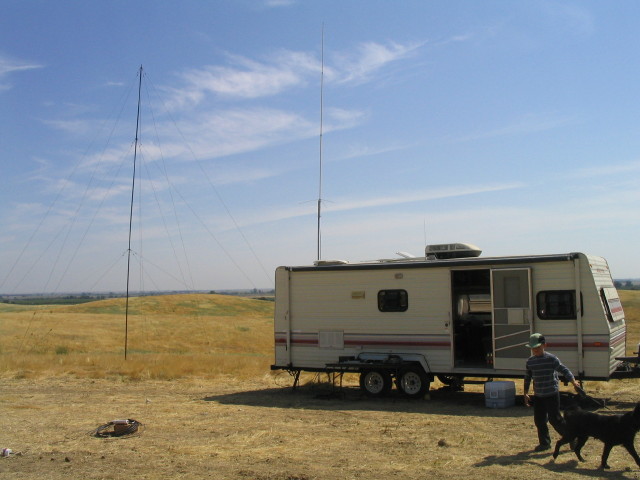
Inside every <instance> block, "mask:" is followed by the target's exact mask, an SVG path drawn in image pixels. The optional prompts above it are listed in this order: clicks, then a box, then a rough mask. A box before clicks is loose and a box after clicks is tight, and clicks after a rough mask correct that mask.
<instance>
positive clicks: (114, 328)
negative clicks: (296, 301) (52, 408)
mask: <svg viewBox="0 0 640 480" xmlns="http://www.w3.org/2000/svg"><path fill="white" fill-rule="evenodd" d="M272 319H273V302H266V301H262V300H254V299H249V298H242V297H234V296H225V295H208V294H190V295H163V296H157V297H153V296H152V297H136V298H131V299H129V314H128V319H127V321H126V322H125V299H123V298H117V299H108V300H101V301H96V302H90V303H84V304H80V305H62V306H42V307H33V306H18V305H6V304H5V305H1V306H0V339H1V340H0V342H1V343H0V355H1V356H2V358H3V361H2V363H1V366H0V375H4V376H7V375H9V376H25V377H30V376H40V375H43V374H46V375H57V374H73V375H77V376H91V377H104V376H121V377H125V378H134V379H135V378H162V379H170V378H176V377H180V376H185V375H198V376H204V377H209V376H218V375H220V374H232V375H234V376H243V375H249V376H252V375H255V374H257V373H258V372H260V373H261V374H265V373H266V372H268V370H269V364H270V362H271V360H272V358H271V357H272V341H273V340H272V339H273V326H272V325H273V320H272ZM125 342H126V347H127V359H126V360H125V358H124V353H125Z"/></svg>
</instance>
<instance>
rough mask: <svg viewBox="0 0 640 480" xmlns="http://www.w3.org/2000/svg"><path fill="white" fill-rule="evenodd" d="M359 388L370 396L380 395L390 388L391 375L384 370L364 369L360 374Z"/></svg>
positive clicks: (387, 391)
mask: <svg viewBox="0 0 640 480" xmlns="http://www.w3.org/2000/svg"><path fill="white" fill-rule="evenodd" d="M360 388H361V389H362V390H364V392H365V393H366V394H367V395H369V396H370V397H381V396H383V395H386V394H387V393H389V391H390V390H391V375H389V373H388V372H385V371H384V370H366V371H364V372H362V373H361V374H360Z"/></svg>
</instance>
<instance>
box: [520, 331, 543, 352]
mask: <svg viewBox="0 0 640 480" xmlns="http://www.w3.org/2000/svg"><path fill="white" fill-rule="evenodd" d="M545 343H547V341H546V340H545V339H544V335H542V334H541V333H534V334H533V335H531V336H530V337H529V343H525V344H524V346H525V347H529V348H538V347H539V346H540V345H544V344H545Z"/></svg>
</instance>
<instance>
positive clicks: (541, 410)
mask: <svg viewBox="0 0 640 480" xmlns="http://www.w3.org/2000/svg"><path fill="white" fill-rule="evenodd" d="M533 421H534V423H535V424H536V428H537V429H538V441H539V442H540V445H547V446H550V445H551V437H550V436H549V427H548V426H547V421H548V422H549V423H550V424H551V425H553V428H554V429H555V430H556V432H558V433H559V434H560V435H562V434H563V433H564V418H562V414H561V413H560V394H559V393H556V394H555V395H551V396H550V397H538V396H536V397H535V399H534V401H533Z"/></svg>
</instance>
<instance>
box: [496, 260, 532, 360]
mask: <svg viewBox="0 0 640 480" xmlns="http://www.w3.org/2000/svg"><path fill="white" fill-rule="evenodd" d="M491 292H492V300H493V302H492V303H493V312H492V314H493V331H494V367H495V368H499V369H513V368H519V369H522V370H524V368H525V360H526V359H527V358H528V357H529V355H530V354H531V352H530V350H529V349H527V348H525V346H524V345H525V344H526V343H527V341H528V340H529V335H531V321H532V318H533V310H532V309H531V269H530V268H508V269H495V270H492V271H491Z"/></svg>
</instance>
